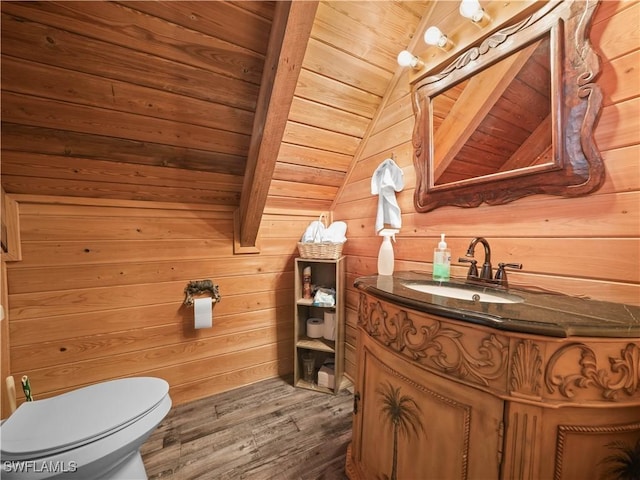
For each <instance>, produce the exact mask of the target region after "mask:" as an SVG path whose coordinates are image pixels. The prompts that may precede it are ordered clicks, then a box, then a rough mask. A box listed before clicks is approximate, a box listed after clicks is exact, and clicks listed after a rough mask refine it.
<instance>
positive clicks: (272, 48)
mask: <svg viewBox="0 0 640 480" xmlns="http://www.w3.org/2000/svg"><path fill="white" fill-rule="evenodd" d="M317 8H318V2H317V1H293V2H284V1H278V2H276V10H275V14H274V18H273V23H272V25H271V34H270V37H269V48H268V49H267V55H266V58H265V66H264V71H263V74H262V81H261V83H260V92H259V94H258V103H257V105H256V113H255V119H254V123H253V132H252V136H251V143H250V145H249V156H248V158H247V166H246V169H245V175H244V183H243V185H242V194H241V197H240V208H239V209H238V211H237V212H236V219H235V228H234V231H235V232H234V235H235V237H236V238H235V241H234V251H235V253H256V252H258V248H257V246H256V240H257V237H258V229H259V228H260V221H261V219H262V214H263V212H264V207H265V204H266V202H267V194H268V193H269V186H270V185H271V178H272V176H273V171H274V169H275V165H276V160H277V158H278V151H279V150H280V143H281V142H282V138H283V136H284V130H285V127H286V124H287V118H288V116H289V109H290V108H291V102H292V101H293V94H294V92H295V89H296V83H297V81H298V75H299V74H300V69H301V67H302V60H303V58H304V54H305V51H306V48H307V42H308V40H309V35H310V34H311V28H312V26H313V21H314V18H315V15H316V10H317Z"/></svg>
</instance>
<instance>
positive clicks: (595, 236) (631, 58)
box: [334, 1, 640, 375]
mask: <svg viewBox="0 0 640 480" xmlns="http://www.w3.org/2000/svg"><path fill="white" fill-rule="evenodd" d="M639 16H640V3H637V2H628V1H620V2H618V1H611V2H602V4H601V5H600V6H599V7H598V10H597V11H596V14H595V17H594V22H593V26H592V31H591V41H592V43H593V45H594V47H595V49H596V51H597V52H598V54H599V55H600V58H601V64H602V74H601V75H600V78H599V79H598V83H599V84H600V85H601V87H602V89H603V93H604V108H603V111H602V114H601V117H600V119H599V123H598V125H597V128H596V133H595V139H596V142H597V144H598V146H599V148H600V150H601V152H602V155H603V158H604V161H605V165H606V172H607V173H606V182H605V184H604V186H603V187H602V188H601V189H600V190H599V191H598V192H596V193H595V194H594V195H591V196H587V197H583V198H576V199H565V198H560V197H552V196H546V195H537V196H533V197H528V198H526V199H522V200H519V201H516V202H514V203H511V204H507V205H503V206H481V207H478V208H475V209H464V208H458V207H445V208H440V209H437V210H434V211H432V212H429V213H424V214H419V213H415V212H414V209H413V194H414V189H415V174H414V169H413V163H412V147H411V134H412V129H413V125H414V121H413V111H412V108H411V102H410V97H409V83H408V82H409V80H408V75H406V76H405V78H403V79H401V80H400V82H399V83H398V86H397V87H396V90H395V91H394V92H393V94H392V98H391V99H390V101H389V102H388V104H387V107H386V108H385V110H384V111H383V112H382V114H381V116H380V120H379V122H378V124H377V125H376V126H375V128H374V129H373V134H372V136H371V137H370V138H369V140H368V143H367V145H366V146H365V148H364V152H363V155H362V156H361V158H359V159H357V160H358V161H357V164H356V165H355V167H354V168H353V169H352V170H351V175H350V177H349V178H348V181H347V184H346V185H345V188H343V192H342V195H341V196H340V197H339V198H338V199H337V202H336V208H335V210H334V216H335V218H336V219H338V220H344V221H346V222H347V223H348V233H349V234H348V237H349V240H348V242H347V244H346V245H345V248H344V253H345V254H347V255H348V262H347V286H349V285H353V280H354V279H355V278H356V277H358V276H361V275H370V274H375V273H376V259H377V253H378V248H379V245H380V241H381V240H380V239H378V238H376V237H375V236H374V223H375V215H376V209H377V197H374V196H372V195H371V193H370V179H371V176H372V174H373V172H374V170H375V168H376V167H377V166H378V165H379V164H380V162H381V161H382V160H384V159H385V158H389V157H390V156H391V155H392V154H395V156H396V162H397V163H398V165H399V166H400V167H401V168H402V170H403V172H404V180H405V189H404V190H403V191H402V192H400V193H399V194H397V199H398V203H399V205H400V208H401V210H402V212H403V215H402V222H403V227H402V231H401V233H400V234H399V235H398V236H397V237H396V238H397V243H396V244H395V245H394V247H395V256H396V263H395V267H396V270H407V269H419V270H425V271H428V272H430V271H431V263H432V256H433V253H432V252H433V248H434V247H435V246H436V244H437V242H438V237H439V234H440V233H441V232H444V233H446V234H447V239H448V240H447V242H448V244H449V246H450V247H451V249H452V260H453V263H454V266H453V267H452V274H453V275H456V276H462V277H463V276H464V275H465V274H466V267H464V266H462V265H461V264H459V262H457V261H456V260H457V258H458V257H459V256H464V253H465V251H466V249H467V246H468V244H469V242H470V240H471V239H472V238H473V237H476V236H484V237H486V238H487V239H488V240H489V242H490V244H491V247H492V260H493V262H494V264H497V263H498V262H521V263H523V264H524V270H523V271H522V272H517V273H510V274H509V278H510V281H511V282H512V283H520V284H528V285H534V286H539V287H542V288H547V289H551V290H555V291H561V292H564V293H568V294H572V295H586V296H589V297H592V298H595V299H601V300H608V301H613V302H621V303H629V304H636V305H638V304H640V286H639V284H640V271H639V270H640V267H639V265H640V249H639V238H640V231H639V230H640V212H639V209H640V162H639V158H640V133H639V132H640V114H639V113H640V98H639V97H640V83H639V82H638V75H639V74H638V65H640V61H639V56H640V48H639V47H640V38H639V36H638V29H637V25H638V18H639ZM357 305H358V296H357V293H356V292H355V290H354V289H353V288H350V289H349V291H348V298H347V309H348V310H347V324H348V326H347V341H348V344H347V345H346V360H347V362H346V364H347V373H349V374H351V375H353V373H354V370H353V368H354V361H355V326H356V322H357V318H356V310H357Z"/></svg>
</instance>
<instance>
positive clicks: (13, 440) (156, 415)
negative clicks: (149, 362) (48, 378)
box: [0, 377, 171, 480]
mask: <svg viewBox="0 0 640 480" xmlns="http://www.w3.org/2000/svg"><path fill="white" fill-rule="evenodd" d="M170 409H171V398H170V397H169V384H168V383H167V382H166V381H164V380H162V379H160V378H153V377H135V378H124V379H120V380H112V381H108V382H104V383H99V384H96V385H91V386H89V387H84V388H80V389H78V390H74V391H71V392H68V393H65V394H62V395H58V396H56V397H51V398H47V399H44V400H35V401H33V402H24V403H23V404H22V405H20V407H18V409H16V411H15V412H14V413H13V414H12V415H11V416H10V417H9V418H8V419H7V420H6V421H5V422H4V423H3V424H2V425H1V426H0V447H1V449H0V450H1V475H0V476H1V477H2V479H3V480H8V479H14V478H15V479H21V480H22V479H45V478H46V479H53V478H59V479H63V478H64V479H65V480H66V479H78V480H80V479H81V480H98V479H100V480H102V479H105V480H106V479H114V480H115V479H118V480H138V479H146V478H147V474H146V471H145V468H144V464H143V463H142V457H141V456H140V447H141V446H142V444H143V443H144V442H145V441H146V439H147V438H148V437H149V435H150V434H151V432H152V431H153V430H154V429H155V428H156V427H157V426H158V424H159V423H160V422H161V421H162V419H163V418H164V417H165V416H166V415H167V413H168V412H169V410H170Z"/></svg>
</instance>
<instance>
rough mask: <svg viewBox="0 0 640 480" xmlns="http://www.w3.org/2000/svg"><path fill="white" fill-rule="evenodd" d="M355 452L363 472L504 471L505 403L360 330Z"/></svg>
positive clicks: (446, 474)
mask: <svg viewBox="0 0 640 480" xmlns="http://www.w3.org/2000/svg"><path fill="white" fill-rule="evenodd" d="M360 337H361V340H362V341H361V342H360V345H361V346H362V350H361V351H360V352H359V361H360V362H361V363H360V365H359V366H360V367H361V368H360V369H359V374H361V375H360V376H359V379H358V389H359V392H358V393H359V394H360V400H359V405H358V413H357V414H356V416H360V418H358V419H357V421H356V425H357V427H356V429H355V430H354V435H357V436H358V438H354V443H353V446H354V448H355V449H356V451H355V452H352V454H353V455H354V460H355V463H356V465H357V468H358V470H359V474H360V476H362V478H367V479H369V478H371V479H379V478H380V479H382V478H389V479H398V480H401V479H422V478H437V479H439V480H445V479H456V480H459V479H465V478H469V479H473V478H499V470H500V469H499V463H500V460H501V459H500V457H499V455H500V451H501V444H502V434H501V430H502V416H503V409H504V406H503V402H502V401H501V400H499V399H497V398H495V397H493V396H491V395H489V394H487V393H485V392H482V391H479V390H476V389H474V388H472V387H469V386H466V385H461V384H457V383H455V382H453V381H451V380H446V379H443V378H441V377H439V376H438V375H435V374H432V373H430V372H428V371H426V370H425V369H423V368H420V367H417V366H415V365H413V364H411V362H409V361H407V360H405V359H404V358H402V357H400V356H398V355H396V354H394V353H391V352H389V351H388V350H385V349H384V348H383V347H382V346H380V345H379V344H378V343H377V342H375V341H374V340H372V339H371V338H370V337H368V335H366V333H364V332H362V331H360Z"/></svg>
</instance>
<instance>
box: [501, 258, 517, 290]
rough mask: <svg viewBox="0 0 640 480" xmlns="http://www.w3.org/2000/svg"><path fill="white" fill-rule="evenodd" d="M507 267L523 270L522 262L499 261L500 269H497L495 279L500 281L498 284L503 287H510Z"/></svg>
mask: <svg viewBox="0 0 640 480" xmlns="http://www.w3.org/2000/svg"><path fill="white" fill-rule="evenodd" d="M505 268H514V269H517V270H522V264H521V263H499V264H498V270H497V271H496V276H495V280H497V281H498V285H501V286H503V287H505V288H506V287H508V286H509V283H508V282H507V272H506V270H505Z"/></svg>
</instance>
